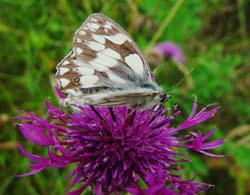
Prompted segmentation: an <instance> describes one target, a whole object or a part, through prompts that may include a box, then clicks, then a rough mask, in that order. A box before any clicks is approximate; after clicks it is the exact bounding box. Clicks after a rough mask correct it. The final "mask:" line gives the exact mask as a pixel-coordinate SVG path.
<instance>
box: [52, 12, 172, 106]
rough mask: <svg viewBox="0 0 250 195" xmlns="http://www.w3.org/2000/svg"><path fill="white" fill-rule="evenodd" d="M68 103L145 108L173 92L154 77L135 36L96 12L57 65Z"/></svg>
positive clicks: (76, 33) (66, 102)
mask: <svg viewBox="0 0 250 195" xmlns="http://www.w3.org/2000/svg"><path fill="white" fill-rule="evenodd" d="M55 77H56V83H57V87H58V88H59V89H60V90H61V91H63V92H65V93H67V98H65V99H63V102H62V103H63V104H64V105H97V106H116V105H128V106H130V107H132V108H138V107H140V108H143V107H144V108H145V107H148V106H150V105H152V106H153V105H158V104H161V103H162V102H165V101H166V100H167V99H168V98H169V95H167V94H165V93H164V92H163V90H162V89H161V88H160V87H159V86H158V85H157V84H156V83H155V82H154V81H153V80H152V78H151V73H150V70H149V67H148V65H147V63H146V61H145V59H144V57H143V56H142V54H141V52H140V50H139V49H138V47H137V46H136V44H135V43H134V41H133V40H132V38H131V37H130V36H129V35H128V34H127V33H126V32H125V31H124V30H123V29H122V28H121V27H120V26H119V25H118V24H117V23H115V22H114V21H113V20H111V19H110V18H108V17H106V16H104V15H103V14H100V13H96V14H92V15H91V16H89V17H88V18H87V19H86V21H85V22H84V23H83V24H82V25H81V27H80V28H79V29H78V30H77V31H76V32H75V35H74V38H73V49H72V50H71V51H70V53H69V54H68V55H67V56H66V57H65V58H64V59H63V60H62V61H61V62H60V63H58V65H57V73H56V75H55Z"/></svg>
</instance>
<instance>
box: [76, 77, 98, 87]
mask: <svg viewBox="0 0 250 195" xmlns="http://www.w3.org/2000/svg"><path fill="white" fill-rule="evenodd" d="M98 80H99V77H98V76H96V75H91V76H90V75H84V76H81V77H80V83H81V85H82V86H85V87H89V86H90V85H93V84H95V83H97V81H98Z"/></svg>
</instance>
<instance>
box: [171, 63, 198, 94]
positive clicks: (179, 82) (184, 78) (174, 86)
mask: <svg viewBox="0 0 250 195" xmlns="http://www.w3.org/2000/svg"><path fill="white" fill-rule="evenodd" d="M193 71H194V69H193V68H192V69H191V70H190V72H189V73H188V74H187V75H185V76H184V77H183V78H182V79H181V80H180V81H178V82H177V83H176V84H174V85H173V86H172V87H171V88H170V89H169V91H171V90H172V89H174V88H176V87H177V86H178V85H180V84H181V83H182V82H183V81H184V80H186V78H187V77H189V76H190V75H191V74H192V72H193Z"/></svg>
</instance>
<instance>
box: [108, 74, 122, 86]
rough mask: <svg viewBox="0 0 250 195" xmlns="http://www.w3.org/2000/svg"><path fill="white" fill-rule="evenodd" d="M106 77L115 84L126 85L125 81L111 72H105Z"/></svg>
mask: <svg viewBox="0 0 250 195" xmlns="http://www.w3.org/2000/svg"><path fill="white" fill-rule="evenodd" d="M107 75H108V77H109V79H110V80H111V81H113V82H115V83H120V84H127V81H125V80H124V79H122V78H121V77H119V76H117V75H115V74H114V73H112V72H107Z"/></svg>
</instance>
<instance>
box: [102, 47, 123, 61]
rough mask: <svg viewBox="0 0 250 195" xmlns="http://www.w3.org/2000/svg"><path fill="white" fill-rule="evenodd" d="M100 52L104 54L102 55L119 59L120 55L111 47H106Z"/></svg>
mask: <svg viewBox="0 0 250 195" xmlns="http://www.w3.org/2000/svg"><path fill="white" fill-rule="evenodd" d="M101 53H102V54H104V55H107V56H110V57H112V58H115V59H118V60H120V59H121V55H120V54H119V53H118V52H116V51H114V50H113V49H110V48H107V49H105V50H103V51H101Z"/></svg>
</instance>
